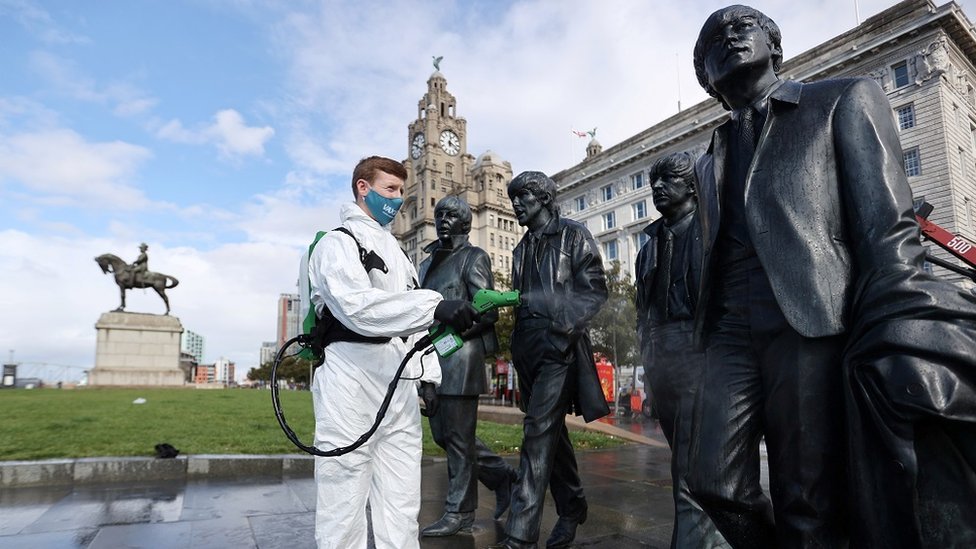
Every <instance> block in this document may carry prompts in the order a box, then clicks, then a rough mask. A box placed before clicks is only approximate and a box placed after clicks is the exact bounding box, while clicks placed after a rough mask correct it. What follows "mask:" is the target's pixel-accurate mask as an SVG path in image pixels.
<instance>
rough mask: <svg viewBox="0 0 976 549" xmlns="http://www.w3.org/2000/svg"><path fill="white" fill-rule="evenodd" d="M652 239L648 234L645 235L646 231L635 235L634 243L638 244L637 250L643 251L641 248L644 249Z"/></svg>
mask: <svg viewBox="0 0 976 549" xmlns="http://www.w3.org/2000/svg"><path fill="white" fill-rule="evenodd" d="M650 239H651V237H650V236H648V235H647V233H645V232H644V231H641V232H639V233H637V234H635V235H634V241H635V242H637V249H638V250H639V249H641V248H643V247H644V244H647V241H648V240H650Z"/></svg>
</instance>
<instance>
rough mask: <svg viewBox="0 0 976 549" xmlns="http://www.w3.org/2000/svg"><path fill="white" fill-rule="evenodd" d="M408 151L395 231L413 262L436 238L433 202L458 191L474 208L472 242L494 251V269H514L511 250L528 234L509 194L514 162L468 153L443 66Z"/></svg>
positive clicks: (420, 107) (421, 107) (422, 104)
mask: <svg viewBox="0 0 976 549" xmlns="http://www.w3.org/2000/svg"><path fill="white" fill-rule="evenodd" d="M407 150H408V151H409V156H408V157H407V159H406V160H405V161H404V165H405V166H406V168H407V182H406V187H405V188H404V192H403V206H402V207H401V208H400V214H399V215H397V216H396V218H395V219H394V221H393V234H394V236H396V237H397V239H399V241H400V245H401V246H403V249H404V251H406V252H407V256H409V257H410V260H411V261H413V263H414V265H419V264H420V262H421V261H423V260H424V258H425V257H427V252H425V251H424V247H426V246H427V245H428V244H430V243H431V242H433V241H434V240H435V239H436V238H437V234H436V232H435V230H434V206H435V205H436V204H437V202H438V201H439V200H440V199H442V198H444V197H445V196H448V195H455V196H459V197H461V198H462V199H464V200H465V201H466V202H467V203H468V205H469V206H471V215H472V219H471V233H470V241H471V243H472V244H473V245H475V246H478V247H480V248H482V249H484V250H485V251H486V252H488V253H489V257H491V260H492V268H493V269H494V270H496V271H500V272H503V273H508V272H510V269H511V251H512V249H513V248H514V247H515V244H516V243H517V242H518V238H519V237H521V235H522V232H523V231H522V229H521V227H518V224H517V223H516V222H515V216H514V214H513V213H512V207H511V203H510V202H509V200H508V195H507V193H506V189H507V186H508V182H509V181H511V180H512V166H511V165H510V164H509V163H508V162H505V161H502V160H500V159H498V157H497V155H495V154H494V153H492V152H491V151H487V152H485V153H484V154H482V155H481V156H479V157H478V158H477V159H475V157H474V156H472V155H471V154H469V153H468V144H467V121H466V120H465V119H464V118H461V117H459V116H457V101H456V100H455V98H454V96H453V95H451V94H450V92H448V91H447V79H445V78H444V75H443V74H441V72H440V70H435V71H434V73H433V74H431V75H430V78H428V79H427V93H425V94H424V96H423V98H422V99H421V100H420V101H419V102H418V103H417V119H416V120H414V121H413V122H411V123H410V124H409V126H408V129H407Z"/></svg>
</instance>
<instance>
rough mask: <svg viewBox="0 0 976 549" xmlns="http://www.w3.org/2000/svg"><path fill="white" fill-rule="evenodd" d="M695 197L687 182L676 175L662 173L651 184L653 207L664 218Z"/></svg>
mask: <svg viewBox="0 0 976 549" xmlns="http://www.w3.org/2000/svg"><path fill="white" fill-rule="evenodd" d="M694 196H695V193H694V191H693V190H692V187H691V185H690V184H689V182H688V181H687V180H686V179H684V178H682V177H678V176H677V175H674V174H670V173H663V174H661V176H660V177H658V178H657V179H655V180H654V182H652V183H651V197H652V199H653V200H654V207H655V208H657V210H658V211H659V212H661V214H662V215H664V216H665V217H667V216H668V213H669V212H674V211H676V210H678V209H679V208H680V207H681V206H682V205H684V204H685V203H687V202H688V201H690V200H692V198H693V197H694Z"/></svg>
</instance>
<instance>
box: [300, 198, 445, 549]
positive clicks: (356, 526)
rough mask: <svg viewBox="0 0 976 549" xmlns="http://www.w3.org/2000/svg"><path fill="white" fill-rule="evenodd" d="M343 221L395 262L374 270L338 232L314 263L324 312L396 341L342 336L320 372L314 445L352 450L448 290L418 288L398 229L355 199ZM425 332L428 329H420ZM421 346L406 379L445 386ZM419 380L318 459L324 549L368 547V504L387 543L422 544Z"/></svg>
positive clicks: (313, 286) (318, 516) (319, 533)
mask: <svg viewBox="0 0 976 549" xmlns="http://www.w3.org/2000/svg"><path fill="white" fill-rule="evenodd" d="M340 219H341V222H342V225H343V226H344V227H345V228H346V229H348V230H349V231H351V232H352V233H353V234H354V235H356V239H358V240H359V242H360V244H362V246H363V247H364V248H365V249H366V250H369V251H373V252H375V253H376V254H377V255H379V256H380V257H381V258H382V259H383V261H384V262H385V263H386V265H387V267H388V272H386V273H384V272H382V271H381V270H379V269H373V270H371V271H370V272H369V274H368V275H367V273H366V270H365V269H364V267H363V265H362V263H361V262H360V258H359V251H358V249H357V247H356V243H355V242H353V239H352V238H350V237H349V236H348V235H346V234H342V233H341V232H338V231H330V232H329V233H328V234H326V235H325V236H324V237H322V239H321V240H320V241H319V242H318V244H317V245H316V246H315V248H314V250H313V251H312V254H311V256H310V257H309V260H308V274H309V280H310V299H311V303H312V305H314V306H315V309H316V311H317V312H318V313H319V314H321V311H322V310H323V307H328V308H329V309H330V310H331V311H332V313H333V314H334V315H335V317H336V319H337V320H339V322H341V323H342V324H344V325H345V326H346V327H348V328H350V329H351V330H353V331H355V332H358V333H360V334H362V335H366V336H380V337H392V338H393V339H391V340H390V342H389V343H353V342H345V341H340V342H336V343H332V344H331V345H329V346H328V347H326V349H325V362H324V363H323V364H322V366H320V367H319V368H318V369H317V370H316V372H315V379H314V381H313V383H312V403H313V406H314V409H315V446H316V447H317V448H319V449H321V450H330V449H332V448H335V447H337V446H347V445H349V444H351V443H352V442H354V441H355V440H356V439H358V438H359V437H360V436H361V435H362V434H363V433H365V432H366V431H367V430H368V429H369V428H370V426H371V425H372V424H373V421H374V419H375V417H376V412H377V410H378V409H379V407H380V404H381V403H382V401H383V398H384V397H385V396H386V392H387V389H388V387H389V384H390V381H392V379H393V375H394V374H395V373H396V369H397V367H398V366H399V365H400V362H401V361H402V360H403V357H404V356H406V354H407V352H408V351H409V350H410V348H411V347H412V346H413V344H414V342H415V341H416V340H417V339H419V338H420V337H421V336H423V335H425V334H426V332H425V331H424V330H425V329H426V328H429V327H430V326H431V325H432V324H433V322H434V309H435V308H436V307H437V305H438V304H439V303H440V302H441V301H442V299H443V298H442V297H441V295H440V294H439V293H437V292H434V291H431V290H422V289H415V288H416V282H415V281H416V278H417V274H416V271H415V269H414V267H413V265H412V264H411V263H410V261H409V260H408V259H407V257H406V255H404V253H403V251H402V250H401V249H400V247H399V245H398V244H397V241H396V239H395V238H394V237H393V235H392V234H391V233H390V231H389V229H388V228H386V227H382V226H380V224H379V223H377V222H376V221H375V220H374V219H373V218H372V217H370V216H368V215H367V214H366V213H365V212H363V210H362V209H361V208H360V207H359V206H357V205H356V204H355V203H347V204H343V206H342V208H341V210H340ZM418 332H421V333H418ZM412 334H416V335H413V336H412V337H410V338H408V340H407V341H406V342H404V341H403V339H401V336H410V335H412ZM421 354H422V353H421V352H418V353H417V354H415V355H414V357H413V359H411V364H410V365H408V366H407V369H406V370H405V371H404V374H403V377H404V378H418V377H420V378H421V379H423V380H424V381H430V382H434V383H440V378H441V370H440V365H439V364H438V362H437V358H436V354H434V353H432V354H430V355H427V356H425V357H424V358H423V364H422V365H421V363H420V360H419V357H420V356H421ZM417 383H418V382H417V381H408V380H405V379H401V380H400V383H399V385H398V386H397V388H396V391H395V393H394V396H393V399H392V401H391V403H390V407H389V409H388V410H387V412H386V417H384V418H383V421H382V423H381V424H380V426H379V428H378V429H377V430H376V432H375V433H374V434H373V436H372V437H371V438H370V439H369V440H368V441H367V442H366V443H365V444H363V445H362V446H361V447H359V448H358V449H356V450H355V451H353V452H350V453H348V454H346V455H343V456H339V457H316V458H315V482H316V486H317V490H318V495H317V502H316V510H315V541H316V543H317V544H318V547H319V549H360V548H365V547H366V537H367V534H366V501H367V500H369V502H370V507H371V510H372V524H373V534H374V536H375V541H376V547H377V548H378V549H384V548H390V549H404V548H419V546H420V545H419V542H418V537H417V535H418V529H419V526H418V523H417V516H418V514H419V512H420V458H421V436H422V435H421V425H420V407H419V404H418V400H417Z"/></svg>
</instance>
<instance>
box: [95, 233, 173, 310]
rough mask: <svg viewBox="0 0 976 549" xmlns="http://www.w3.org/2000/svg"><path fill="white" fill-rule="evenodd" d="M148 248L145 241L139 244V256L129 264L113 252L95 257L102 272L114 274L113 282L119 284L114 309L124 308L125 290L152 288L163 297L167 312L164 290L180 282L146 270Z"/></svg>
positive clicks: (167, 304) (167, 305)
mask: <svg viewBox="0 0 976 549" xmlns="http://www.w3.org/2000/svg"><path fill="white" fill-rule="evenodd" d="M147 249H149V246H147V245H146V244H145V243H143V244H140V245H139V257H137V258H136V260H135V261H133V262H132V264H131V265H128V264H126V262H125V261H123V260H122V259H121V258H120V257H118V256H117V255H114V254H102V255H100V256H98V257H96V258H95V262H96V263H98V266H99V267H101V269H102V272H103V273H112V274H114V275H115V283H116V284H118V286H119V294H120V295H121V296H122V303H121V305H119V306H118V308H117V309H115V310H116V311H124V310H125V291H126V290H131V289H133V288H152V289H153V290H155V291H156V293H157V294H159V297H161V298H163V303H165V304H166V314H169V299H168V298H167V297H166V290H168V289H170V288H175V287H176V285H177V284H179V283H180V281H179V280H177V279H176V278H175V277H172V276H170V275H166V274H162V273H154V272H152V271H150V270H148V266H149V256H148V255H146V250H147Z"/></svg>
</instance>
